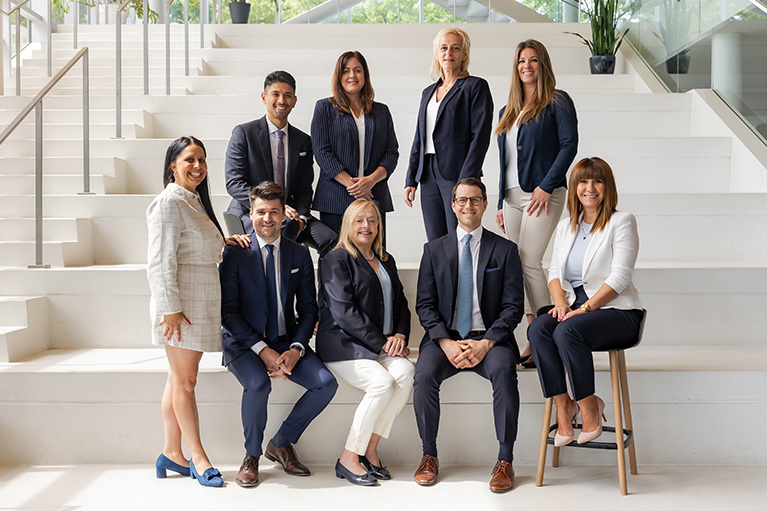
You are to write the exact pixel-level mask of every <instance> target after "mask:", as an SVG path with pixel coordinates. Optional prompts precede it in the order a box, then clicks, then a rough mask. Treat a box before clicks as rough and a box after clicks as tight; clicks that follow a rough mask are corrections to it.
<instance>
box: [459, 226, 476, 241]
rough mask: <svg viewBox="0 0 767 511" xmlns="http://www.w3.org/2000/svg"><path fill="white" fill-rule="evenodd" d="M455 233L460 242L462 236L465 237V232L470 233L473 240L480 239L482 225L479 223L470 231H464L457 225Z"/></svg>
mask: <svg viewBox="0 0 767 511" xmlns="http://www.w3.org/2000/svg"><path fill="white" fill-rule="evenodd" d="M455 234H456V236H457V237H458V241H459V242H462V241H463V238H465V237H466V235H467V234H471V241H475V240H476V241H479V240H480V239H482V226H481V225H480V226H479V227H477V228H476V229H474V230H473V231H471V232H466V231H464V230H463V228H462V227H461V226H460V225H459V226H458V228H457V229H456V230H455Z"/></svg>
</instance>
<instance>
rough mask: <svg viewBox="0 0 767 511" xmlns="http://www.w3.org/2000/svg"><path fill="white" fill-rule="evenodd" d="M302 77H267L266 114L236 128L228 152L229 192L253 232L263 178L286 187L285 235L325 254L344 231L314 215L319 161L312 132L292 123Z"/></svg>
mask: <svg viewBox="0 0 767 511" xmlns="http://www.w3.org/2000/svg"><path fill="white" fill-rule="evenodd" d="M295 92H296V80H295V79H294V78H293V76H291V75H290V73H287V72H285V71H274V72H272V73H269V75H267V77H266V79H265V80H264V92H262V93H261V99H262V100H263V102H264V105H266V115H265V116H263V117H262V118H260V119H258V120H255V121H250V122H246V123H245V124H240V125H238V126H235V127H234V129H233V130H232V138H231V139H230V140H229V146H228V148H227V150H226V162H225V164H224V171H225V173H226V191H227V192H229V195H231V196H232V202H231V203H230V204H229V208H228V209H227V212H228V213H232V214H235V215H237V216H239V217H240V220H242V224H243V227H244V229H245V232H250V231H251V230H252V225H251V221H250V216H249V214H250V203H249V201H248V193H249V192H250V190H251V188H253V187H254V186H256V185H257V184H258V183H260V182H262V181H274V182H275V183H277V184H279V185H280V186H282V187H283V188H285V190H286V199H285V213H286V214H285V220H284V222H283V225H282V235H283V236H284V237H286V238H289V239H291V240H295V241H298V242H299V243H306V244H307V245H308V246H310V247H312V248H314V249H316V250H317V251H318V252H319V253H320V257H322V256H324V255H325V254H326V253H327V252H328V251H329V250H331V249H332V248H333V247H334V246H335V244H336V241H337V239H338V235H337V234H336V233H335V232H334V231H333V230H332V229H330V228H329V227H328V226H326V225H325V224H323V223H322V222H320V221H319V220H318V219H316V218H314V217H313V216H312V215H311V211H310V208H311V204H312V183H313V182H314V166H313V164H314V161H313V158H312V142H311V138H310V137H309V135H307V134H306V133H304V132H303V131H301V130H299V129H298V128H295V127H293V126H291V125H289V124H288V115H290V112H291V111H292V110H293V107H295V106H296V101H297V100H298V98H297V97H296V95H295Z"/></svg>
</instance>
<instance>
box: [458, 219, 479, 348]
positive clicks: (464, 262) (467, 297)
mask: <svg viewBox="0 0 767 511" xmlns="http://www.w3.org/2000/svg"><path fill="white" fill-rule="evenodd" d="M470 242H471V234H467V235H466V236H465V237H464V244H463V248H462V249H461V265H460V268H459V269H458V300H457V301H456V302H457V304H458V305H457V309H456V316H455V329H456V330H458V333H459V334H460V335H461V339H465V338H466V335H467V334H468V333H469V332H470V331H471V316H472V314H471V313H472V295H473V294H474V261H473V260H472V259H471V247H469V243H470Z"/></svg>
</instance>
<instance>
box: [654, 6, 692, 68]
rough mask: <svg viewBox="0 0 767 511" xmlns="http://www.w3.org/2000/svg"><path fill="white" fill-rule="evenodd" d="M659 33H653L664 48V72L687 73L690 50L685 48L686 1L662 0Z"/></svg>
mask: <svg viewBox="0 0 767 511" xmlns="http://www.w3.org/2000/svg"><path fill="white" fill-rule="evenodd" d="M659 28H660V34H658V32H653V35H654V36H655V37H657V38H658V39H660V41H661V42H662V43H663V47H664V48H666V72H668V74H677V73H678V74H687V72H688V71H689V70H690V56H689V55H688V54H687V52H688V51H690V49H689V48H687V47H686V46H687V44H688V42H689V37H690V17H689V16H688V14H687V3H686V2H682V1H680V0H663V18H662V19H661V21H660V23H659Z"/></svg>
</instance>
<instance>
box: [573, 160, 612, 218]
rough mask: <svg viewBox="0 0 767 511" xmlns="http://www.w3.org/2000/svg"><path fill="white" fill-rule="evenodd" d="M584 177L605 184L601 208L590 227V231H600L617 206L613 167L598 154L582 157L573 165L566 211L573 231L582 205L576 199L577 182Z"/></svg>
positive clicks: (581, 210) (581, 211)
mask: <svg viewBox="0 0 767 511" xmlns="http://www.w3.org/2000/svg"><path fill="white" fill-rule="evenodd" d="M584 179H597V180H599V181H602V183H604V185H605V197H604V200H602V208H601V210H600V211H599V215H597V219H596V221H594V225H593V227H592V228H591V232H596V231H598V230H599V231H602V230H604V228H605V226H606V225H607V222H609V221H610V218H612V216H613V213H615V211H616V210H617V206H618V188H617V187H616V186H615V177H614V176H613V169H611V168H610V165H608V163H607V162H606V161H604V160H603V159H602V158H599V157H598V156H592V157H591V158H583V159H582V160H581V161H579V162H578V163H576V164H575V167H573V172H572V174H570V183H569V184H568V187H567V188H568V189H567V211H568V213H570V230H572V231H573V232H575V231H576V230H577V229H578V223H579V222H580V218H581V213H583V205H582V204H581V201H579V200H578V191H577V188H578V183H579V182H580V181H582V180H584Z"/></svg>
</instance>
